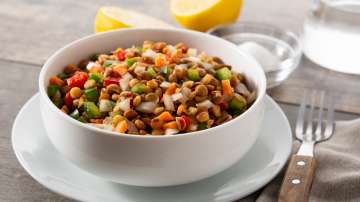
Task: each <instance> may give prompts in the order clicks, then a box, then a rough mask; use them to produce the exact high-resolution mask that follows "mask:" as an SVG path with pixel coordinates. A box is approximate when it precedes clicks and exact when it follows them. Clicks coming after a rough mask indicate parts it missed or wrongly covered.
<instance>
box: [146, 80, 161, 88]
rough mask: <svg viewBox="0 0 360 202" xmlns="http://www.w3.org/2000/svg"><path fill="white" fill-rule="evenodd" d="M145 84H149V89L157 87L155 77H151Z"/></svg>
mask: <svg viewBox="0 0 360 202" xmlns="http://www.w3.org/2000/svg"><path fill="white" fill-rule="evenodd" d="M146 85H147V86H149V87H150V88H151V89H156V88H157V87H159V84H158V83H157V82H156V80H155V79H151V80H150V81H147V82H146Z"/></svg>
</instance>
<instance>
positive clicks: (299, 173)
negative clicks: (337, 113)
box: [278, 90, 334, 202]
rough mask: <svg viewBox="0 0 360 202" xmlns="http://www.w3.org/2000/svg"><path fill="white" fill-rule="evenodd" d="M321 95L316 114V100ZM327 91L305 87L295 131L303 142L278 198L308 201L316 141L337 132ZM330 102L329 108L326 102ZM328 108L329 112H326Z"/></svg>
mask: <svg viewBox="0 0 360 202" xmlns="http://www.w3.org/2000/svg"><path fill="white" fill-rule="evenodd" d="M317 96H319V97H320V102H319V107H318V110H317V111H318V113H317V116H316V115H314V114H315V111H316V107H315V101H316V97H317ZM327 97H328V98H327V99H325V92H324V91H321V92H318V91H315V90H314V91H312V93H311V95H310V96H309V92H308V91H305V93H304V97H303V99H302V102H301V105H300V109H299V114H298V118H297V123H296V128H295V134H296V138H297V139H298V140H300V141H301V142H302V144H301V146H300V149H299V151H298V152H297V154H294V155H293V156H292V157H291V159H290V163H289V165H288V168H287V170H286V173H285V177H284V179H283V182H282V186H281V189H280V193H279V199H278V201H279V202H300V201H301V202H303V201H308V197H309V192H310V188H311V184H312V180H313V177H314V174H315V158H314V145H315V144H316V143H318V142H321V141H325V140H328V139H329V138H330V137H331V136H332V134H333V133H334V102H333V98H332V96H327ZM325 102H327V110H326V108H325V107H324V105H325V104H324V103H325ZM325 111H326V116H325Z"/></svg>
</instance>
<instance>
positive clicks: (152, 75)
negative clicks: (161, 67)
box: [146, 66, 156, 78]
mask: <svg viewBox="0 0 360 202" xmlns="http://www.w3.org/2000/svg"><path fill="white" fill-rule="evenodd" d="M146 72H147V73H148V74H149V76H151V78H155V77H156V71H155V69H154V68H153V67H152V66H150V67H148V68H147V70H146Z"/></svg>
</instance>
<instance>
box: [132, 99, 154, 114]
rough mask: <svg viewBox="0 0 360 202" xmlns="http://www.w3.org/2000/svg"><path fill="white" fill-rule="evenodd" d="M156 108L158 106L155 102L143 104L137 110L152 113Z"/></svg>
mask: <svg viewBox="0 0 360 202" xmlns="http://www.w3.org/2000/svg"><path fill="white" fill-rule="evenodd" d="M156 106H157V105H156V103H154V102H142V103H141V104H140V105H139V106H137V107H136V110H137V111H139V112H143V113H152V112H154V110H155V108H156Z"/></svg>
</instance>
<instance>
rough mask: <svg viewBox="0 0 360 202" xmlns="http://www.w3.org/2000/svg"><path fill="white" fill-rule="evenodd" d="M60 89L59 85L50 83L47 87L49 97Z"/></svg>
mask: <svg viewBox="0 0 360 202" xmlns="http://www.w3.org/2000/svg"><path fill="white" fill-rule="evenodd" d="M58 91H60V87H59V86H55V85H50V86H48V88H47V93H48V95H49V97H53V96H54V95H55V94H56V93H57V92H58Z"/></svg>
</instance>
